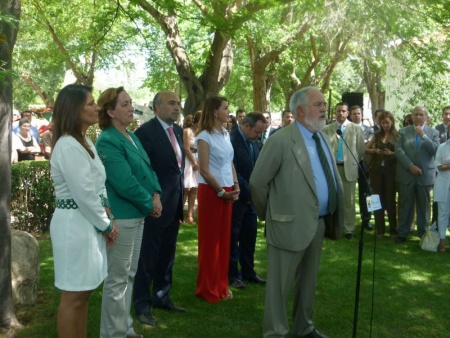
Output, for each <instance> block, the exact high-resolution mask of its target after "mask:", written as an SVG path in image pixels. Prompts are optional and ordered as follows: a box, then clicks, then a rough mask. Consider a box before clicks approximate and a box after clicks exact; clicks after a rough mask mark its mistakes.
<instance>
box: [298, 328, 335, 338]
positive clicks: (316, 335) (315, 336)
mask: <svg viewBox="0 0 450 338" xmlns="http://www.w3.org/2000/svg"><path fill="white" fill-rule="evenodd" d="M301 338H329V337H328V336H325V335H324V334H322V333H320V332H319V331H318V330H316V329H314V330H312V331H311V332H310V333H308V334H307V335H306V336H301Z"/></svg>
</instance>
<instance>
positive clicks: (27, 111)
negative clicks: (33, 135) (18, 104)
mask: <svg viewBox="0 0 450 338" xmlns="http://www.w3.org/2000/svg"><path fill="white" fill-rule="evenodd" d="M25 113H29V114H30V115H31V116H33V113H32V112H30V111H29V110H24V111H21V112H20V117H21V118H23V114H25Z"/></svg>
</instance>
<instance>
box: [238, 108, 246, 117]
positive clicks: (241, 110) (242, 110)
mask: <svg viewBox="0 0 450 338" xmlns="http://www.w3.org/2000/svg"><path fill="white" fill-rule="evenodd" d="M240 113H244V114H245V110H244V109H238V110H236V117H237V116H238V115H239V114H240Z"/></svg>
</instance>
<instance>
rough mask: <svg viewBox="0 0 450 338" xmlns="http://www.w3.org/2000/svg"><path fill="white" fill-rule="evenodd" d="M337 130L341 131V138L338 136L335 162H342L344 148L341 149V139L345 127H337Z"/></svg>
mask: <svg viewBox="0 0 450 338" xmlns="http://www.w3.org/2000/svg"><path fill="white" fill-rule="evenodd" d="M339 129H340V130H341V131H342V136H339V143H338V149H337V154H336V161H338V162H344V148H343V143H344V141H343V139H342V138H343V137H344V131H345V127H344V125H343V124H341V126H340V127H339Z"/></svg>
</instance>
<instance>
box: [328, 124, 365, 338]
mask: <svg viewBox="0 0 450 338" xmlns="http://www.w3.org/2000/svg"><path fill="white" fill-rule="evenodd" d="M336 134H338V135H339V137H340V138H342V141H343V142H344V143H345V146H346V147H347V149H348V151H349V152H350V154H351V155H352V156H353V158H354V160H355V161H356V163H358V167H359V169H360V170H361V173H362V174H363V177H364V182H365V183H366V185H367V187H368V189H367V191H368V193H369V196H370V195H372V188H371V186H370V184H369V180H368V179H367V176H366V173H365V171H364V168H363V167H362V166H361V164H360V163H359V161H358V159H357V158H356V156H355V155H354V154H353V152H352V150H351V149H350V147H349V146H348V144H347V141H345V138H344V136H343V134H342V130H341V129H340V128H338V129H337V130H336ZM363 249H364V227H363V226H361V237H360V238H359V249H358V269H357V273H356V288H355V309H354V312H353V334H352V337H353V338H356V331H357V329H358V311H359V294H360V289H361V270H362V254H363Z"/></svg>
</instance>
